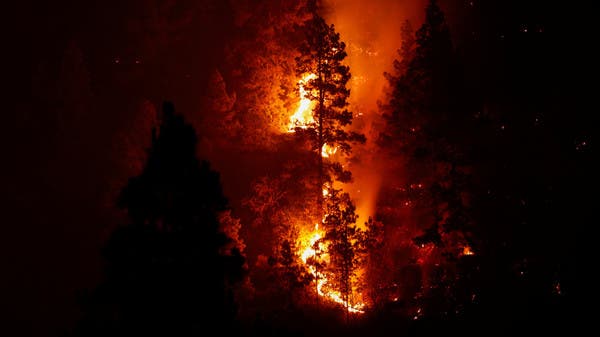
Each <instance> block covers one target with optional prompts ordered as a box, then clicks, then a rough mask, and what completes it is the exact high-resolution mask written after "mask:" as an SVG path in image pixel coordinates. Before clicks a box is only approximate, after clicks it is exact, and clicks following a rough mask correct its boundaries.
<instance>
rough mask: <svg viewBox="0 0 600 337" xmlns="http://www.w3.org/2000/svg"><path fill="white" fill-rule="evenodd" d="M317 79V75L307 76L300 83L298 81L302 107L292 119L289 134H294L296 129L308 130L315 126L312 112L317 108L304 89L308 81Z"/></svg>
mask: <svg viewBox="0 0 600 337" xmlns="http://www.w3.org/2000/svg"><path fill="white" fill-rule="evenodd" d="M315 78H317V75H315V74H307V75H305V76H304V77H303V78H302V79H301V80H300V81H298V93H299V95H300V105H298V109H296V112H295V113H294V114H293V115H292V116H291V117H290V124H288V132H294V131H295V130H296V128H302V129H308V128H309V127H311V126H312V125H314V124H315V119H314V118H313V114H312V110H313V109H314V107H315V103H314V102H313V101H312V100H311V99H310V97H309V96H308V92H307V91H306V89H305V88H304V86H305V85H306V83H308V81H310V80H313V79H315Z"/></svg>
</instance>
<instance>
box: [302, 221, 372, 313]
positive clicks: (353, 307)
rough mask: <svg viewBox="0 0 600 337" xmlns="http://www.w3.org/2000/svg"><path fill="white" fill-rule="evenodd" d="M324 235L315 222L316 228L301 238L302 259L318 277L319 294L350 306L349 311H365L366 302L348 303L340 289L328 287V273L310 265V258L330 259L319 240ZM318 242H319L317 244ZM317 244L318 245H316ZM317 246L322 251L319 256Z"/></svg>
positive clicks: (316, 277)
mask: <svg viewBox="0 0 600 337" xmlns="http://www.w3.org/2000/svg"><path fill="white" fill-rule="evenodd" d="M322 237H323V232H322V231H321V230H319V224H315V227H314V230H313V231H312V232H310V233H307V234H306V235H304V239H302V236H301V239H300V245H299V246H300V259H301V260H302V262H303V263H304V265H306V266H307V267H308V271H309V272H310V273H311V275H312V276H313V277H314V278H315V279H316V282H317V293H318V294H319V296H321V297H324V298H327V299H329V300H331V301H333V302H335V303H338V304H341V305H343V306H344V307H346V305H347V307H348V312H351V313H355V314H362V313H364V312H365V311H364V308H365V304H364V303H361V302H359V303H354V304H351V303H346V301H344V299H343V298H342V294H341V293H340V292H339V291H335V290H332V289H328V287H327V285H328V279H327V275H325V274H324V273H321V272H318V271H317V269H316V268H315V266H313V265H309V264H308V263H307V261H308V259H310V258H314V259H320V260H323V261H325V262H327V261H328V260H329V255H328V254H327V247H326V246H325V245H324V244H322V243H320V242H319V240H320V239H321V238H322ZM317 242H319V243H318V244H317ZM315 244H317V246H316V247H315ZM315 248H317V249H318V250H319V251H320V252H321V253H320V254H319V255H318V256H317V249H315Z"/></svg>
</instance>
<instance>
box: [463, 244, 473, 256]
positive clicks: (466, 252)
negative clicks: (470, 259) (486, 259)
mask: <svg viewBox="0 0 600 337" xmlns="http://www.w3.org/2000/svg"><path fill="white" fill-rule="evenodd" d="M462 255H475V252H473V251H472V250H471V247H469V246H464V247H463V251H462Z"/></svg>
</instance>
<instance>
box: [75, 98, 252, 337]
mask: <svg viewBox="0 0 600 337" xmlns="http://www.w3.org/2000/svg"><path fill="white" fill-rule="evenodd" d="M118 206H119V207H121V208H123V209H125V210H126V211H127V213H128V214H129V216H130V219H131V223H130V224H128V225H126V226H121V227H119V228H117V229H116V230H115V231H114V233H112V235H111V236H110V238H109V239H108V242H107V243H106V245H105V247H104V249H103V255H104V257H105V259H106V275H105V280H104V281H103V282H102V283H101V284H100V285H99V286H98V288H97V289H96V290H95V291H94V293H93V294H92V295H91V297H90V298H89V301H88V303H87V306H86V307H85V310H86V315H85V318H84V320H83V321H82V323H81V324H80V329H79V331H78V332H79V334H81V335H86V336H132V335H151V336H155V335H156V336H158V335H162V336H166V335H175V336H183V335H185V336H189V335H193V334H198V335H200V334H202V333H204V332H206V331H210V329H217V331H223V332H226V331H230V329H231V328H232V325H231V321H232V320H233V318H234V315H235V306H234V302H233V298H232V292H231V285H232V284H233V283H234V282H236V281H239V280H240V279H241V278H242V276H243V264H244V258H243V257H242V256H241V253H240V251H239V248H238V247H228V246H227V244H228V242H230V241H231V240H230V238H228V237H227V236H226V235H225V234H224V233H223V232H222V231H220V230H219V226H220V223H219V214H220V213H221V212H223V211H225V210H226V209H227V200H226V199H225V197H224V196H223V193H222V191H221V184H220V181H219V174H218V173H216V172H215V171H212V170H211V169H210V167H209V164H208V163H207V162H205V161H202V162H200V161H198V160H197V159H196V134H195V132H194V129H193V128H192V127H191V126H190V125H189V124H187V123H186V122H185V121H184V119H183V118H182V117H181V116H179V115H176V114H175V111H174V107H173V104H171V103H168V102H167V103H165V104H164V105H163V114H162V120H161V123H160V128H159V129H158V130H156V129H155V130H153V134H152V147H151V148H150V150H149V153H148V161H147V163H146V166H145V168H144V170H143V172H142V173H141V174H140V175H139V176H137V177H134V178H131V179H130V180H129V183H128V184H127V186H125V188H124V189H123V191H122V192H121V195H120V197H119V200H118ZM234 232H235V231H234ZM227 322H229V323H227ZM222 324H225V325H222Z"/></svg>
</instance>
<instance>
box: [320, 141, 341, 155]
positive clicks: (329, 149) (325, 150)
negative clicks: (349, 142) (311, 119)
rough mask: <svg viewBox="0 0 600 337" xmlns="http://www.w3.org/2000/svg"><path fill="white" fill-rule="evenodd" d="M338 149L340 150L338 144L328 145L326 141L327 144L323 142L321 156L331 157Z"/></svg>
mask: <svg viewBox="0 0 600 337" xmlns="http://www.w3.org/2000/svg"><path fill="white" fill-rule="evenodd" d="M337 150H338V148H337V146H330V145H327V143H325V144H323V147H322V148H321V157H323V158H329V157H330V156H333V155H334V154H335V153H336V152H337Z"/></svg>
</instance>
